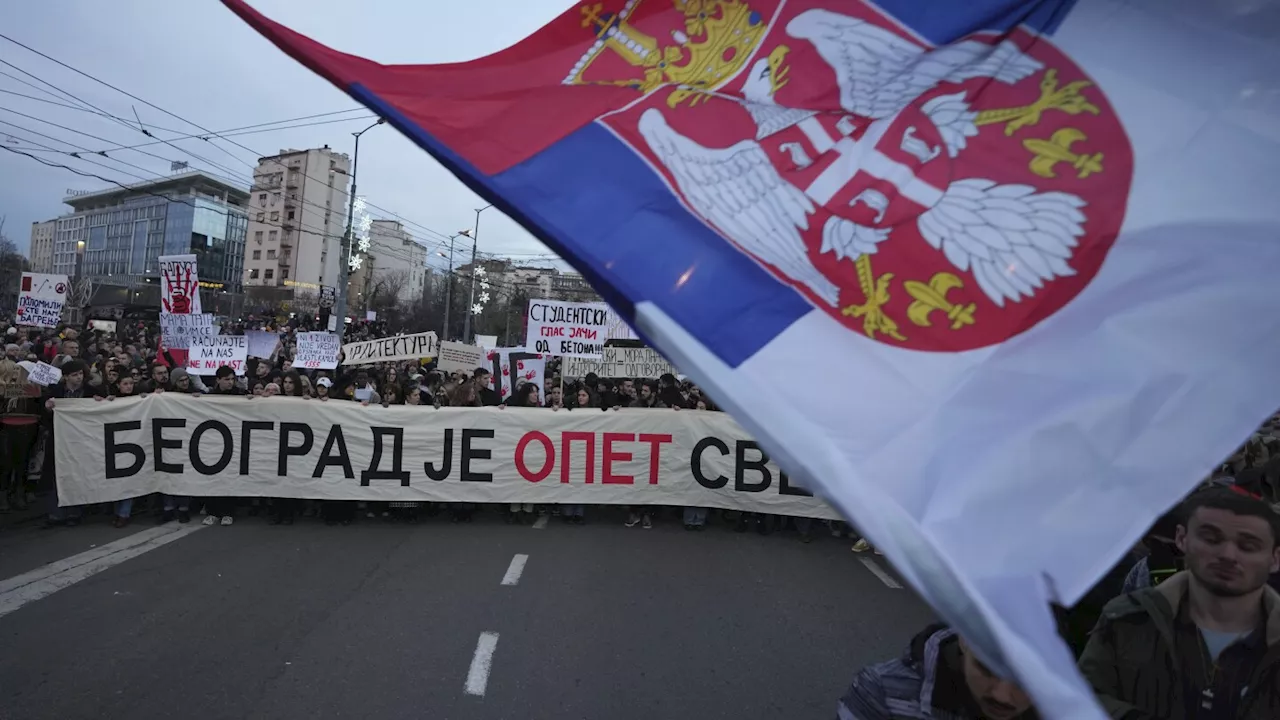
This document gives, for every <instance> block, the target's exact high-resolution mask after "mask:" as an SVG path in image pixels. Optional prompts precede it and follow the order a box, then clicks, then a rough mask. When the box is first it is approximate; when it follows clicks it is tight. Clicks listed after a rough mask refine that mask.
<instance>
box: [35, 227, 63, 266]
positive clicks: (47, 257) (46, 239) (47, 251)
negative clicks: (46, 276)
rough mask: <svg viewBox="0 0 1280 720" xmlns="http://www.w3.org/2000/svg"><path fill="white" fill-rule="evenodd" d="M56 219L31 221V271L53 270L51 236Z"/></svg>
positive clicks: (55, 230)
mask: <svg viewBox="0 0 1280 720" xmlns="http://www.w3.org/2000/svg"><path fill="white" fill-rule="evenodd" d="M57 232H58V221H57V219H56V218H55V219H53V220H45V221H44V222H34V223H31V272H38V273H51V272H53V238H54V236H55V235H56V234H57Z"/></svg>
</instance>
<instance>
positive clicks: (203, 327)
mask: <svg viewBox="0 0 1280 720" xmlns="http://www.w3.org/2000/svg"><path fill="white" fill-rule="evenodd" d="M217 332H218V331H217V329H216V328H214V327H213V315H211V314H209V313H199V314H194V313H189V314H185V315H179V314H177V313H160V335H161V336H162V337H163V338H164V344H165V347H167V348H170V349H178V350H185V349H187V348H189V347H190V346H191V343H192V341H193V340H195V339H196V338H207V337H213V336H214V335H216V334H217Z"/></svg>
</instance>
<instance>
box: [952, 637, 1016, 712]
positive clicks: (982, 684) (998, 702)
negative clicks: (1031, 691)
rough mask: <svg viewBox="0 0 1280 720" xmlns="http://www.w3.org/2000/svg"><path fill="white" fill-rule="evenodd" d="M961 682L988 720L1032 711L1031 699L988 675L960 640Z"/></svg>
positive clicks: (999, 679) (1002, 680) (991, 673)
mask: <svg viewBox="0 0 1280 720" xmlns="http://www.w3.org/2000/svg"><path fill="white" fill-rule="evenodd" d="M960 649H961V653H962V656H963V662H964V682H965V685H967V686H968V687H969V692H970V693H971V694H972V695H973V699H974V701H976V702H977V703H978V706H979V707H980V708H982V714H983V717H986V718H989V719H990V720H1010V718H1014V717H1017V716H1018V715H1021V714H1022V713H1024V712H1026V711H1027V710H1030V709H1031V698H1029V697H1027V694H1026V693H1025V692H1023V691H1022V688H1020V687H1018V686H1017V685H1015V684H1013V683H1011V682H1009V681H1008V680H1004V679H1002V678H1000V677H999V676H998V675H996V674H995V673H993V672H991V670H990V669H988V668H987V666H986V665H983V664H982V661H981V660H979V659H978V658H977V656H976V655H974V654H973V652H972V651H971V650H970V649H969V647H968V646H967V645H966V644H965V643H964V642H963V641H961V643H960Z"/></svg>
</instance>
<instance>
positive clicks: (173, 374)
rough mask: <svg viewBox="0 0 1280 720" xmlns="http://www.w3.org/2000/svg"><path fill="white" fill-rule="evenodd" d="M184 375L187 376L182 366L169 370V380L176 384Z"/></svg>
mask: <svg viewBox="0 0 1280 720" xmlns="http://www.w3.org/2000/svg"><path fill="white" fill-rule="evenodd" d="M184 377H187V371H186V369H184V368H174V369H172V370H170V371H169V382H172V383H174V384H177V382H178V381H179V380H181V379H182V378H184Z"/></svg>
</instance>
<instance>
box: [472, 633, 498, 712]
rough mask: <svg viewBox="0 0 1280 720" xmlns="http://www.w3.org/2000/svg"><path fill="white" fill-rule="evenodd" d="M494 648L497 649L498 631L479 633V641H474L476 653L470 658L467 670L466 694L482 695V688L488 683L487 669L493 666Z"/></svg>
mask: <svg viewBox="0 0 1280 720" xmlns="http://www.w3.org/2000/svg"><path fill="white" fill-rule="evenodd" d="M496 649H498V633H496V632H482V633H480V641H479V642H477V643H476V654H475V656H474V657H472V658H471V669H470V670H468V671H467V687H466V691H467V694H468V695H478V696H481V697H483V696H484V690H485V688H486V687H488V685H489V670H491V669H492V668H493V651H494V650H496Z"/></svg>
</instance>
